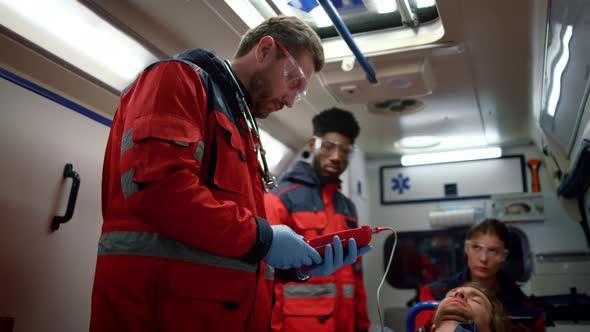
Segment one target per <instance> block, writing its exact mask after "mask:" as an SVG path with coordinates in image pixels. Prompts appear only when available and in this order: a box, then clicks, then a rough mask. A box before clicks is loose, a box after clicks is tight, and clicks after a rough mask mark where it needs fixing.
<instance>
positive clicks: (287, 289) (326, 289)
mask: <svg viewBox="0 0 590 332" xmlns="http://www.w3.org/2000/svg"><path fill="white" fill-rule="evenodd" d="M283 295H284V296H285V298H305V297H329V296H336V284H309V285H285V286H283Z"/></svg>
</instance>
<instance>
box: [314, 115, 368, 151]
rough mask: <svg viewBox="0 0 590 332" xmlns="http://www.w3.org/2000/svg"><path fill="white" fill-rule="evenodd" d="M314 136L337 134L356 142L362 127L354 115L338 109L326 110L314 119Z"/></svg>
mask: <svg viewBox="0 0 590 332" xmlns="http://www.w3.org/2000/svg"><path fill="white" fill-rule="evenodd" d="M312 123H313V134H314V135H317V136H320V137H322V136H324V135H325V134H326V133H331V132H336V133H339V134H341V135H343V136H346V137H348V138H350V141H351V142H353V143H354V140H355V139H356V138H357V137H358V135H359V133H360V130H361V129H360V127H359V124H358V122H357V121H356V119H355V117H354V115H353V114H352V113H351V112H349V111H346V110H343V109H340V108H338V107H332V108H330V109H327V110H324V111H322V112H320V113H319V114H317V115H316V116H314V117H313V120H312Z"/></svg>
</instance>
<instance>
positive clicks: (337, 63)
mask: <svg viewBox="0 0 590 332" xmlns="http://www.w3.org/2000/svg"><path fill="white" fill-rule="evenodd" d="M79 1H80V2H81V3H84V4H85V5H87V6H89V7H91V8H92V10H93V11H96V12H98V13H99V14H100V15H101V16H103V17H105V18H107V19H108V20H109V21H111V22H113V24H114V25H115V26H117V27H119V28H121V29H123V30H124V31H127V32H130V33H131V34H132V35H133V36H134V37H135V38H138V39H139V40H140V41H141V42H142V43H144V44H148V45H149V46H150V47H151V48H152V49H155V50H157V51H158V52H160V53H162V54H167V55H172V54H175V53H177V52H179V51H181V50H184V49H187V48H193V47H205V48H208V49H210V50H213V51H215V52H216V53H217V54H218V55H219V56H220V57H222V58H231V57H232V56H233V53H234V51H235V49H236V47H237V45H238V43H239V40H240V37H241V36H242V35H243V34H244V33H245V32H246V31H247V29H248V24H247V23H246V22H245V20H243V19H242V18H241V17H244V18H246V17H247V18H249V19H248V20H250V19H252V18H253V19H254V20H256V19H263V18H264V17H266V16H267V15H268V13H269V12H268V10H269V8H270V10H271V11H273V12H276V13H278V12H283V11H285V9H284V7H285V5H287V6H289V4H288V3H291V6H289V7H288V8H289V9H290V10H291V12H290V13H288V14H297V15H300V16H302V17H303V18H304V19H306V20H309V21H310V23H311V24H315V25H316V26H318V32H319V33H320V35H322V36H323V37H324V38H323V44H324V49H325V53H326V58H327V63H326V66H325V69H324V70H323V72H322V73H321V74H319V75H314V79H312V81H311V82H310V91H309V93H308V95H307V98H306V100H304V101H302V102H300V103H298V104H296V106H295V107H294V108H293V109H290V110H283V111H281V112H278V113H275V114H273V115H271V117H269V119H267V120H264V121H262V122H261V125H262V127H263V128H265V129H267V130H268V131H269V132H270V133H271V134H272V135H273V136H275V137H277V138H278V139H279V140H281V141H283V142H285V143H287V144H288V145H289V146H291V147H292V148H294V149H298V148H299V147H301V146H303V144H304V143H305V141H306V140H307V138H308V137H309V136H310V135H311V118H312V117H313V116H314V115H315V114H316V113H318V112H320V111H321V110H322V109H324V108H328V107H332V106H340V107H343V108H346V109H349V110H351V111H353V112H354V114H355V115H356V117H357V118H358V119H359V121H360V123H361V127H362V132H361V136H360V138H359V140H358V144H359V145H360V146H361V148H362V149H363V150H364V151H365V152H366V153H367V154H368V157H369V158H376V157H384V156H394V155H399V154H402V153H408V152H422V151H433V150H450V149H460V148H466V147H474V146H487V145H511V144H516V143H522V142H527V141H529V140H530V134H529V128H530V127H532V126H533V123H534V122H533V119H534V118H533V116H532V115H531V114H534V112H533V110H536V109H538V108H539V107H538V104H539V102H538V99H539V96H538V93H539V91H540V83H539V81H540V79H539V77H541V76H540V73H541V68H542V65H541V64H542V59H543V53H544V52H543V50H544V33H545V17H546V8H547V3H546V1H545V0H542V1H540V0H522V1H511V0H500V1H489V0H439V1H437V2H436V6H432V5H431V3H432V1H429V0H401V1H393V0H388V1H384V2H383V3H385V4H389V5H390V8H389V9H387V10H391V9H392V8H391V4H395V6H397V4H399V3H407V4H408V6H409V7H410V8H411V9H412V11H413V12H414V14H415V15H414V16H413V17H414V18H415V19H416V21H415V22H414V24H412V23H411V22H408V17H407V15H402V12H401V11H400V9H399V8H395V10H393V11H389V12H387V10H385V9H379V8H378V6H382V5H383V3H379V2H378V1H369V0H365V1H360V0H348V1H346V0H341V1H332V3H333V4H334V5H335V6H336V7H338V11H339V14H340V15H341V16H342V18H343V20H344V21H345V22H346V24H347V25H348V27H349V28H350V30H352V31H353V33H354V34H353V39H354V40H355V42H356V43H357V45H358V46H359V48H360V50H361V51H362V52H363V54H364V55H365V56H366V57H367V59H368V62H369V64H370V65H371V66H372V67H373V68H374V70H375V73H376V76H377V79H378V81H379V83H378V84H377V85H370V84H368V82H367V81H366V79H365V76H366V75H365V73H364V72H363V71H362V69H361V68H360V66H359V65H358V63H357V62H356V61H354V58H353V57H352V53H351V52H350V49H349V48H348V47H347V45H346V44H345V43H344V42H343V41H342V39H341V38H340V37H338V36H335V31H334V30H333V28H332V27H330V26H329V25H328V26H321V25H325V24H328V23H326V22H324V23H321V24H320V23H317V22H318V21H317V19H316V17H317V14H312V13H311V11H309V10H302V9H303V6H305V5H306V2H305V1H302V0H299V1H286V0H267V1H263V4H262V5H261V4H260V3H257V2H256V1H254V0H250V1H251V2H249V3H250V6H251V7H254V9H255V10H256V11H258V13H259V14H258V15H259V16H260V17H261V18H256V17H255V16H250V15H244V12H242V13H241V15H238V14H236V12H235V11H234V10H232V8H231V7H230V6H229V4H228V3H232V2H236V1H238V0H225V1H218V0H167V1H166V2H165V4H164V3H163V2H162V1H160V0H129V1H119V0H79ZM263 5H265V8H266V9H262V10H261V9H260V8H262V7H264V6H263ZM298 6H299V7H298ZM297 8H300V9H297ZM271 14H272V13H271ZM406 14H407V13H406ZM314 15H315V16H314ZM404 16H405V18H404ZM314 22H316V23H314ZM320 22H321V21H320ZM403 22H406V23H405V25H404V24H403ZM249 23H250V24H253V23H252V22H249ZM254 24H255V23H254ZM6 39H7V38H5V37H3V38H1V39H0V43H2V46H3V50H4V49H8V48H4V47H5V45H7V44H6V43H7V42H6V41H5V40H6ZM21 48H22V47H20V48H19V47H13V46H12V45H11V52H1V53H2V55H0V60H1V61H2V62H3V63H9V64H10V66H11V67H13V68H16V69H19V70H21V71H22V72H24V73H26V74H27V76H28V77H29V78H31V79H34V80H35V81H38V82H41V83H44V82H45V83H47V84H49V85H50V86H54V87H56V88H57V89H58V90H59V91H61V92H63V93H64V94H65V95H68V96H70V97H71V98H72V99H74V100H76V101H78V102H80V103H82V104H84V105H87V106H89V107H91V108H94V109H98V111H101V112H102V113H104V114H106V115H110V116H112V114H113V112H114V110H115V107H116V104H117V97H116V95H115V94H109V93H106V94H105V89H104V87H101V86H100V85H96V84H89V83H88V81H85V78H84V77H77V78H75V79H74V78H72V77H67V78H66V77H65V76H64V75H59V76H58V75H57V73H58V71H57V69H55V68H53V67H52V66H56V64H55V63H50V62H44V63H43V65H40V64H39V63H33V56H32V55H31V54H29V53H30V52H29V53H27V51H24V50H22V49H21ZM58 65H59V64H58ZM60 68H62V69H60V70H68V68H67V66H63V65H62V66H61V67H60ZM64 68H65V69H64ZM56 77H62V79H60V80H56V79H55V78H56ZM91 83H92V82H91ZM105 95H108V97H105ZM96 96H101V97H100V98H101V99H100V100H97V99H96V98H98V97H96ZM105 105H107V106H105ZM400 110H401V111H400ZM402 111H403V112H402ZM413 136H435V138H434V139H431V140H430V141H428V140H426V141H428V142H430V143H429V144H428V145H429V146H430V147H427V148H424V149H409V150H408V149H404V148H400V146H399V145H396V142H398V141H399V140H401V139H407V138H409V137H413ZM432 142H435V143H432ZM410 144H413V143H410Z"/></svg>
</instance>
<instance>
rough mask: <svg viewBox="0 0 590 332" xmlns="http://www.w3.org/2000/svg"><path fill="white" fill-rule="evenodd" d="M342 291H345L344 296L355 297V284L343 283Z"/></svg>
mask: <svg viewBox="0 0 590 332" xmlns="http://www.w3.org/2000/svg"><path fill="white" fill-rule="evenodd" d="M342 292H343V293H344V297H354V285H353V284H344V285H342Z"/></svg>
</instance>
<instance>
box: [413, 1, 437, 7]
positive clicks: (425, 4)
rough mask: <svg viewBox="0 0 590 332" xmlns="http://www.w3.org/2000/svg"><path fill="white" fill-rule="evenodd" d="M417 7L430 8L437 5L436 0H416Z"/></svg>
mask: <svg viewBox="0 0 590 332" xmlns="http://www.w3.org/2000/svg"><path fill="white" fill-rule="evenodd" d="M415 3H416V7H417V8H428V7H432V6H434V5H436V1H435V0H415Z"/></svg>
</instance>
